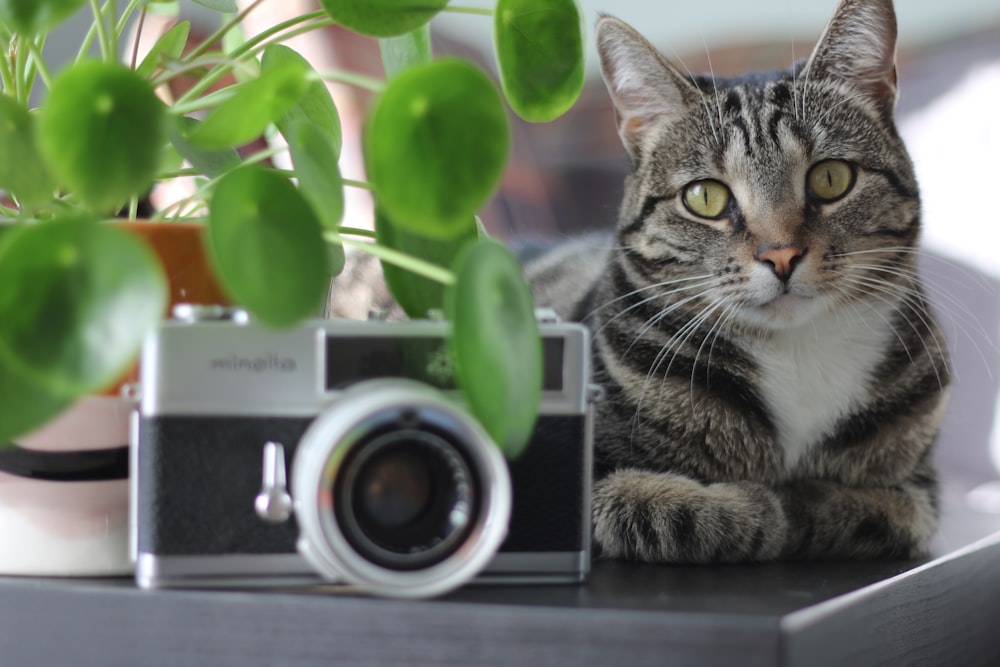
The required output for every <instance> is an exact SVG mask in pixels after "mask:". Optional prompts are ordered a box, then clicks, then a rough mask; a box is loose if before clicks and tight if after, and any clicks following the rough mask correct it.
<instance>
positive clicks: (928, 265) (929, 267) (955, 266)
mask: <svg viewBox="0 0 1000 667" xmlns="http://www.w3.org/2000/svg"><path fill="white" fill-rule="evenodd" d="M885 253H895V254H900V255H904V254H911V255H915V256H917V257H918V258H919V260H920V261H921V262H922V264H921V265H920V268H921V269H923V270H926V271H927V272H928V273H930V272H932V271H933V275H934V276H935V277H939V278H942V279H945V280H949V281H950V282H953V283H955V284H956V285H960V286H963V287H966V286H967V285H963V284H962V283H961V282H959V279H958V277H955V276H950V275H948V274H947V273H941V272H938V271H936V270H935V268H936V267H935V264H939V265H944V266H946V267H948V268H949V269H951V270H953V271H954V272H955V273H957V274H959V277H961V278H965V279H968V280H970V281H972V282H973V283H975V285H976V286H978V287H980V288H982V289H984V290H988V291H989V292H991V293H996V292H997V291H998V287H997V284H996V283H995V282H994V281H991V280H990V279H989V277H987V276H986V274H984V273H981V272H979V271H976V270H974V269H971V268H969V267H968V266H966V265H964V264H961V263H959V262H958V261H955V260H953V259H950V258H948V257H945V256H943V255H940V254H938V253H936V252H933V251H929V250H927V249H926V248H914V247H911V246H900V247H896V246H893V247H886V248H874V249H869V250H855V251H852V252H841V253H835V254H832V255H830V257H831V258H842V257H856V256H860V255H881V254H885Z"/></svg>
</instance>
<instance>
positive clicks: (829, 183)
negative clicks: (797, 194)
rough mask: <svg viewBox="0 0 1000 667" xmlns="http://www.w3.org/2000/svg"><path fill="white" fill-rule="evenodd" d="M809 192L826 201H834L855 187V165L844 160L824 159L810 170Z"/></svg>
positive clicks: (808, 179)
mask: <svg viewBox="0 0 1000 667" xmlns="http://www.w3.org/2000/svg"><path fill="white" fill-rule="evenodd" d="M807 185H808V186H809V193H810V194H812V195H813V196H814V197H816V198H817V199H819V200H821V201H824V202H833V201H836V200H838V199H840V198H841V197H843V196H844V195H846V194H847V193H848V192H850V191H851V188H853V187H854V167H852V166H851V165H850V164H849V163H847V162H844V161H843V160H823V161H822V162H820V163H819V164H817V165H815V166H814V167H813V168H812V169H810V170H809V176H808V178H807Z"/></svg>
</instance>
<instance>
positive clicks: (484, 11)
mask: <svg viewBox="0 0 1000 667" xmlns="http://www.w3.org/2000/svg"><path fill="white" fill-rule="evenodd" d="M442 11H446V12H451V13H453V14H476V15H478V16H493V10H492V9H489V8H487V7H452V6H451V5H448V6H447V7H445V8H444V9H443V10H442Z"/></svg>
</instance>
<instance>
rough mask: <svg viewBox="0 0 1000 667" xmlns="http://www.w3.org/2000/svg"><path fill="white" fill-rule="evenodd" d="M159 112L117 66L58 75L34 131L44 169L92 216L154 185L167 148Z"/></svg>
mask: <svg viewBox="0 0 1000 667" xmlns="http://www.w3.org/2000/svg"><path fill="white" fill-rule="evenodd" d="M165 115H166V114H165V107H164V105H163V103H162V102H161V101H160V100H159V98H157V97H156V94H155V93H154V92H153V88H152V86H151V85H150V84H149V82H148V81H146V80H144V79H143V78H142V77H140V76H139V75H137V74H136V73H135V72H134V71H132V70H130V69H128V68H127V67H124V66H122V65H118V64H114V63H105V62H98V61H84V62H82V63H80V64H79V65H75V66H73V67H71V68H69V69H67V70H66V71H64V72H63V73H62V74H61V75H60V76H59V77H58V78H57V79H56V81H55V83H54V84H53V87H52V91H51V93H50V94H49V98H48V100H47V101H46V103H45V105H44V106H43V107H42V111H41V115H40V117H39V119H38V123H37V124H36V130H37V132H36V136H37V142H38V146H39V149H40V150H41V153H42V157H43V158H45V161H46V163H47V164H48V167H49V170H50V171H51V172H52V173H53V174H54V175H55V177H56V178H57V179H58V180H59V181H61V182H62V183H63V184H64V185H65V186H67V187H68V188H69V189H70V190H72V191H75V192H76V193H77V194H79V196H80V198H81V199H83V201H84V202H85V203H86V204H88V205H90V206H91V207H93V208H94V209H95V210H97V211H99V212H108V211H113V210H115V209H116V208H118V207H120V206H121V205H122V203H123V202H125V201H127V200H128V199H129V198H130V197H132V196H133V195H142V194H145V192H146V190H148V189H149V187H150V185H151V184H152V182H153V178H154V177H155V175H156V170H157V167H158V166H159V163H160V153H161V149H162V147H163V145H164V143H165V142H166V136H165V135H166V131H165V125H166V123H165Z"/></svg>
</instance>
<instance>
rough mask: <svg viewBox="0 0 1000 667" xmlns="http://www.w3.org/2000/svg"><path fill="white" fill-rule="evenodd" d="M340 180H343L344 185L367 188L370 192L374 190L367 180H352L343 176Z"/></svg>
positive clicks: (361, 188)
mask: <svg viewBox="0 0 1000 667" xmlns="http://www.w3.org/2000/svg"><path fill="white" fill-rule="evenodd" d="M342 180H343V183H344V185H346V186H348V187H351V188H358V189H360V190H368V191H370V192H374V190H375V186H374V185H372V184H371V183H368V182H367V181H355V180H352V179H350V178H345V179H342Z"/></svg>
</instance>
